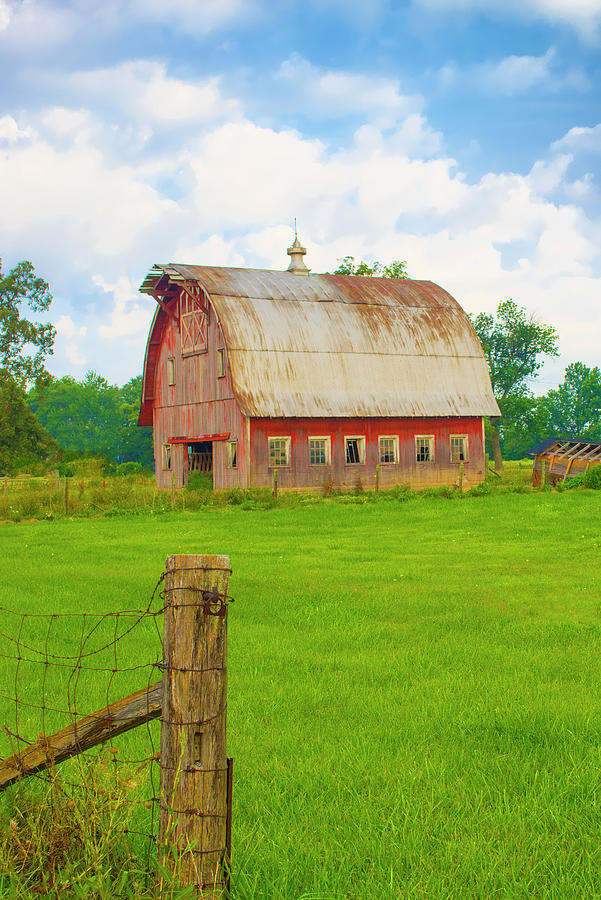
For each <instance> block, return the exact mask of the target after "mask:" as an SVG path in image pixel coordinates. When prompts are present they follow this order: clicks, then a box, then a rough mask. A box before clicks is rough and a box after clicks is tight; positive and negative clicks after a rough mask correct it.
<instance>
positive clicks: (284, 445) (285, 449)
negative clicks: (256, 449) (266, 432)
mask: <svg viewBox="0 0 601 900" xmlns="http://www.w3.org/2000/svg"><path fill="white" fill-rule="evenodd" d="M290 441H291V438H290V437H281V436H279V435H278V437H268V438H267V450H268V457H269V458H268V462H267V465H268V467H269V468H270V469H285V468H287V467H289V466H290Z"/></svg>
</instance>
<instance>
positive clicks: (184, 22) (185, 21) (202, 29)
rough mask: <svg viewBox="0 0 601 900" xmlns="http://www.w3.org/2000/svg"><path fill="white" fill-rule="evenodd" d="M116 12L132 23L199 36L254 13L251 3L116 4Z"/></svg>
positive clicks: (147, 0) (163, 0)
mask: <svg viewBox="0 0 601 900" xmlns="http://www.w3.org/2000/svg"><path fill="white" fill-rule="evenodd" d="M113 5H114V4H113ZM119 8H121V9H122V10H123V12H124V13H125V15H127V16H128V17H130V18H132V19H134V20H139V21H146V22H160V23H161V24H164V25H169V26H170V27H175V28H178V29H180V30H182V31H184V32H187V33H189V34H201V35H202V34H208V33H209V32H211V31H214V30H216V29H218V28H222V27H223V26H225V25H229V24H231V23H232V22H235V21H240V20H241V19H245V18H247V17H248V16H250V15H253V14H254V13H255V12H256V4H255V3H253V2H252V0H202V3H199V2H198V0H127V2H125V3H123V2H120V3H117V9H119Z"/></svg>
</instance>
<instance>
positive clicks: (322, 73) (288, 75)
mask: <svg viewBox="0 0 601 900" xmlns="http://www.w3.org/2000/svg"><path fill="white" fill-rule="evenodd" d="M278 74H279V78H280V79H281V80H282V82H283V83H285V84H286V86H287V92H288V100H289V107H290V108H291V109H294V108H298V109H299V111H304V112H311V114H312V115H313V116H315V115H327V116H330V117H335V118H342V117H346V116H354V117H361V118H363V119H367V120H368V121H371V122H374V123H377V124H378V125H379V126H381V127H390V126H391V125H393V124H394V123H396V122H398V121H399V120H400V119H401V118H402V117H403V116H404V115H406V114H407V113H410V112H414V111H416V110H418V109H419V108H421V106H422V103H423V101H422V98H421V97H415V96H408V95H405V94H402V93H401V90H400V88H401V86H400V83H399V82H398V80H396V79H392V78H382V77H378V76H372V75H362V74H357V73H354V72H348V71H333V70H323V69H320V68H318V67H317V66H314V65H313V64H312V63H310V62H309V61H308V60H306V59H303V58H302V57H301V56H299V55H298V54H293V55H292V56H291V57H290V58H289V59H287V60H286V61H285V62H283V63H282V65H281V66H280V69H279V73H278Z"/></svg>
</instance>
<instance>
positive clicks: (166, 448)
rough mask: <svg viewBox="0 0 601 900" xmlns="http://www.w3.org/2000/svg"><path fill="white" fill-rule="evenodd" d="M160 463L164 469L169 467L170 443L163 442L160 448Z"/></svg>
mask: <svg viewBox="0 0 601 900" xmlns="http://www.w3.org/2000/svg"><path fill="white" fill-rule="evenodd" d="M161 451H162V452H161V464H162V467H163V469H164V470H165V471H167V470H170V469H171V444H163V446H162V448H161Z"/></svg>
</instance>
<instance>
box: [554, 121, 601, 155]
mask: <svg viewBox="0 0 601 900" xmlns="http://www.w3.org/2000/svg"><path fill="white" fill-rule="evenodd" d="M551 147H552V149H553V150H571V151H579V152H591V153H601V123H599V125H594V126H593V127H592V128H580V127H576V128H570V130H569V131H568V132H567V134H564V136H563V137H562V138H560V139H559V140H558V141H555V143H553V144H552V145H551Z"/></svg>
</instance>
